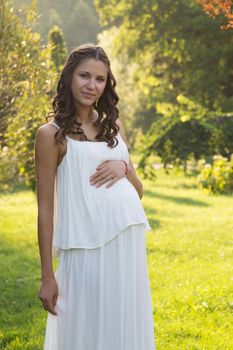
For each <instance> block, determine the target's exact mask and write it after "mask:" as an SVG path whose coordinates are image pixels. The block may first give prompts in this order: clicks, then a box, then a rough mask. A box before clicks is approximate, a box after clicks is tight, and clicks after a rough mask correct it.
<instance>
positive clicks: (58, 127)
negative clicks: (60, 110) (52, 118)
mask: <svg viewBox="0 0 233 350" xmlns="http://www.w3.org/2000/svg"><path fill="white" fill-rule="evenodd" d="M48 124H53V125H55V126H56V128H57V129H60V126H58V125H57V124H56V123H54V122H50V123H48Z"/></svg>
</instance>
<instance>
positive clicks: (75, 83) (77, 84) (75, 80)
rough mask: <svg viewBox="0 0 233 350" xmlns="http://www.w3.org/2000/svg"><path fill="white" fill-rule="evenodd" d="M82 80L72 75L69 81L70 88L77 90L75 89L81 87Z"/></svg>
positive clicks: (73, 90)
mask: <svg viewBox="0 0 233 350" xmlns="http://www.w3.org/2000/svg"><path fill="white" fill-rule="evenodd" d="M82 85H83V84H82V82H81V81H80V79H78V78H77V77H74V78H73V79H72V82H71V89H72V92H73V93H74V92H77V89H79V88H80V87H82Z"/></svg>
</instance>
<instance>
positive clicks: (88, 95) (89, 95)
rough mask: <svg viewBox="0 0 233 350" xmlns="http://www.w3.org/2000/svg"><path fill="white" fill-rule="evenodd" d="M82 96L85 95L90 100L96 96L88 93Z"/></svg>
mask: <svg viewBox="0 0 233 350" xmlns="http://www.w3.org/2000/svg"><path fill="white" fill-rule="evenodd" d="M82 94H83V95H84V96H85V97H89V98H91V97H95V95H92V94H89V93H87V92H82Z"/></svg>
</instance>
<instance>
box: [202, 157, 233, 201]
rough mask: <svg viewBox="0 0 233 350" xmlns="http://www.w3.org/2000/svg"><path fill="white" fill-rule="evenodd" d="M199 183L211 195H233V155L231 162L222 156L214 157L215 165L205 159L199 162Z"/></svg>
mask: <svg viewBox="0 0 233 350" xmlns="http://www.w3.org/2000/svg"><path fill="white" fill-rule="evenodd" d="M198 169H199V171H200V174H199V175H198V178H197V180H198V182H199V184H201V186H202V187H203V188H204V189H206V190H207V191H208V192H209V193H224V194H232V193H233V154H232V155H231V158H230V160H229V161H228V160H227V158H225V157H223V156H221V155H215V156H214V157H213V164H209V163H206V161H205V160H204V159H202V160H200V161H199V162H198Z"/></svg>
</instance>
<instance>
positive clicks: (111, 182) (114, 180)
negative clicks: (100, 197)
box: [105, 178, 118, 188]
mask: <svg viewBox="0 0 233 350" xmlns="http://www.w3.org/2000/svg"><path fill="white" fill-rule="evenodd" d="M117 180H118V179H117V178H114V179H113V180H112V181H110V182H109V183H108V184H107V185H106V186H105V188H109V187H111V186H112V185H113V184H114V183H115V182H117Z"/></svg>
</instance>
